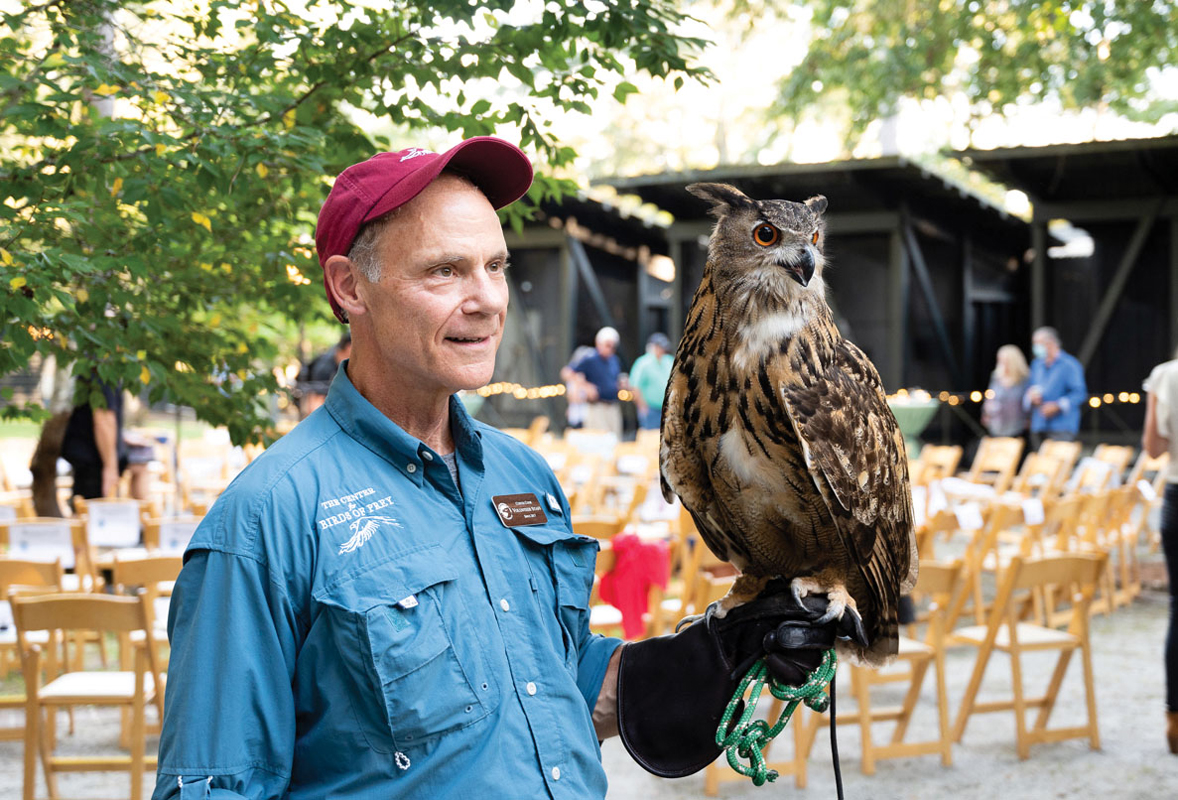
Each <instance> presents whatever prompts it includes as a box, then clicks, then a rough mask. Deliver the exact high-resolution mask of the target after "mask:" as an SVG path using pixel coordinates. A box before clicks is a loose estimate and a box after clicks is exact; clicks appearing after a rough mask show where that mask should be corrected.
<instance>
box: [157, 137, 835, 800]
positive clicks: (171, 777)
mask: <svg viewBox="0 0 1178 800" xmlns="http://www.w3.org/2000/svg"><path fill="white" fill-rule="evenodd" d="M531 177H532V172H531V166H530V164H529V163H528V161H527V159H526V157H525V156H524V155H523V153H521V152H520V151H519V150H518V149H516V148H515V147H514V146H512V145H510V144H508V143H506V142H503V141H501V140H498V139H493V138H490V137H478V138H475V139H470V140H467V141H464V142H462V143H460V144H459V145H457V146H455V147H454V148H452V149H450V150H449V151H447V152H445V153H443V154H440V155H439V154H436V153H431V152H428V151H425V150H421V149H418V148H412V149H409V150H403V151H401V152H398V153H381V154H378V155H376V156H374V157H373V158H371V159H369V160H368V161H365V162H362V163H360V164H356V165H353V166H352V167H349V168H348V169H347V170H345V171H344V172H343V174H341V175H340V176H339V178H338V179H337V180H336V182H335V185H334V187H333V188H332V190H331V194H330V195H329V197H328V198H327V201H326V202H325V203H324V206H323V209H322V211H321V212H320V215H319V224H318V227H317V229H316V246H317V249H318V251H319V259H320V263H321V264H322V266H323V271H324V284H325V288H326V291H327V296H328V299H329V301H330V302H331V305H332V308H333V309H334V311H335V313H336V316H337V317H338V318H339V319H340V320H341V321H344V322H348V323H350V325H351V330H352V337H353V340H352V341H353V349H352V357H351V358H350V359H349V360H348V361H345V362H344V363H343V365H342V368H341V369H340V370H339V371H338V372H337V374H336V377H335V380H334V381H333V383H332V385H331V389H330V390H329V392H328V396H327V400H326V402H325V403H324V404H323V406H322V407H320V409H319V410H318V411H316V412H315V413H313V414H312V415H311V416H309V417H308V418H307V419H306V420H304V421H303V422H302V423H300V424H299V425H298V426H297V427H296V428H295V429H294V430H293V431H292V432H290V433H288V434H287V435H286V436H284V437H283V438H282V439H281V440H279V441H278V442H277V443H276V444H275V445H274V446H272V447H270V448H269V449H268V450H267V451H266V452H265V453H263V454H262V455H261V456H259V457H258V458H256V459H255V460H254V461H253V462H252V463H251V464H250V466H249V467H247V468H246V470H245V471H244V472H243V473H242V474H241V475H240V476H239V477H238V479H237V480H236V481H235V482H234V483H233V485H232V486H230V487H229V489H227V490H226V491H225V493H224V494H222V495H221V497H220V498H219V499H218V500H217V502H216V503H215V504H214V505H213V507H212V509H210V511H209V514H208V515H207V516H206V517H205V519H204V520H203V522H202V523H201V526H200V528H199V529H198V530H197V532H196V533H195V535H194V536H193V538H192V542H191V544H190V545H189V547H188V551H187V552H186V554H185V562H186V563H185V566H184V569H183V571H182V572H181V574H180V577H179V579H178V580H177V582H176V586H175V590H174V594H173V599H172V606H171V611H170V613H169V619H168V628H169V636H170V638H171V643H172V651H171V657H170V664H169V670H168V673H169V674H168V697H167V704H166V706H167V711H166V714H165V718H164V725H163V731H162V734H161V738H160V755H159V767H158V772H157V785H156V789H155V793H154V795H153V797H154V798H155V800H165V798H166V799H168V800H173V799H174V798H180V800H195V799H196V798H216V799H217V800H227V799H229V798H250V800H270V799H271V798H291V800H312V799H314V800H321V799H322V798H347V799H350V800H365V799H367V798H386V797H396V798H443V797H463V796H478V797H485V798H514V797H527V798H540V797H551V798H570V800H571V799H572V798H601V797H604V795H605V774H604V771H603V770H602V767H601V762H600V751H599V747H598V740H599V739H601V738H604V737H605V736H609V735H613V734H614V733H616V732H617V727H618V725H619V709H621V708H623V707H625V704H624V703H623V702H622V701H621V700H620V696H621V695H622V693H623V691H625V692H626V693H627V694H628V696H629V695H632V696H634V697H635V698H637V699H638V700H641V701H645V702H650V701H651V700H652V699H655V700H657V698H658V696H659V695H658V690H659V687H665V686H667V685H669V684H671V683H672V682H671V681H669V680H668V677H667V673H666V670H668V669H670V670H680V669H681V667H680V665H681V664H682V663H683V662H684V661H685V660H686V661H692V662H693V663H696V664H698V665H700V666H699V667H698V668H699V669H705V670H707V672H706V674H707V676H708V677H709V679H710V683H711V684H713V685H714V686H715V687H718V689H719V691H720V692H723V691H725V690H726V691H728V692H729V694H730V693H731V687H729V686H728V683H727V681H728V678H727V673H728V671H729V668H727V667H726V666H725V665H724V664H722V663H719V662H718V661H717V656H716V655H715V652H716V651H715V648H712V647H710V646H707V645H706V643H705V644H701V640H700V638H699V637H700V631H701V630H702V628H701V627H700V626H699V625H692V626H689V629H688V630H689V631H692V632H693V633H692V635H691V636H686V635H685V634H678V635H676V636H673V637H665V638H666V639H668V640H669V642H670V647H671V650H670V651H666V650H665V649H662V648H660V649H658V650H657V651H655V650H649V649H648V650H644V649H643V647H642V646H641V645H644V644H645V643H636V644H634V645H628V646H627V647H625V648H619V642H618V641H617V640H616V639H609V638H604V637H601V636H597V635H591V634H590V633H589V612H588V605H589V603H588V600H589V589H590V587H591V585H592V582H593V567H594V558H595V552H596V549H597V546H598V545H597V542H596V541H595V540H591V539H587V538H585V537H581V536H576V535H575V534H573V533H572V528H571V525H570V520H569V516H570V512H569V506H568V502H567V501H566V500H565V498H564V496H563V494H562V493H561V490H560V485H559V484H558V483H557V481H556V479H555V478H554V476H553V475H552V472H551V470H549V469H548V467H547V464H546V463H545V462H544V460H543V459H542V458H540V457H539V456H538V455H537V454H536V453H535V452H533V451H531V450H529V449H528V448H527V447H525V446H524V445H522V444H521V443H519V442H517V441H516V440H514V439H512V438H511V437H509V436H506V435H504V434H502V433H500V432H498V431H496V430H494V429H493V428H490V427H487V426H485V425H482V424H479V423H476V422H474V421H473V420H471V418H470V417H469V416H468V415H467V413H466V411H465V410H464V408H463V405H462V403H461V402H459V401H458V400H457V398H456V397H454V393H455V392H457V391H459V390H461V389H471V388H475V387H478V386H482V385H484V384H486V383H487V382H488V381H489V380H490V379H491V376H492V373H493V371H494V366H495V351H496V348H497V346H498V345H499V342H500V340H501V338H502V335H503V325H504V320H505V318H506V311H507V303H508V292H507V282H506V279H505V276H504V270H505V269H506V268H507V249H506V246H505V244H504V238H503V232H502V229H501V227H500V224H499V221H498V218H497V216H496V214H495V211H494V209H495V208H499V207H502V206H504V205H507V204H508V203H511V202H513V201H514V200H516V199H517V198H518V197H520V196H521V195H522V194H523V193H524V192H525V191H526V190H527V187H528V185H529V183H530V181H531ZM787 594H788V593H787ZM752 605H754V606H756V605H757V604H756V603H754V604H752ZM738 611H739V610H737V611H733V612H730V613H729V615H728V619H729V620H731V618H733V617H739V616H740V614H739V613H738ZM762 616H764V615H762ZM789 616H790V614H789V613H788V612H786V613H779V614H778V617H789ZM794 616H797V614H794ZM730 624H731V623H730V621H725V622H724V626H728V625H730ZM717 625H718V623H717ZM716 627H717V626H716V625H713V628H716ZM725 629H726V630H727V628H725ZM816 630H817V629H816ZM745 633H748V631H747V630H746V631H745ZM715 636H716V637H718V638H717V639H716V640H717V641H722V640H723V638H724V634H720V633H717V634H715ZM693 637H694V638H693ZM746 639H747V640H749V641H755V642H756V649H757V652H761V650H762V645H761V643H762V641H763V640H764V636H763V634H762V632H761V631H760V630H759V629H758V630H755V631H752V633H751V634H749V635H747V636H745V637H744V638H743V639H742V640H741V641H745V640H746ZM666 646H667V645H663V647H664V648H665V647H666ZM676 646H678V649H676ZM632 647H633V648H637V650H636V655H635V656H634V657H628V656H626V655H624V654H625V653H627V652H628V651H629V650H630V649H631V648H632ZM684 648H687V649H684ZM668 652H669V654H668ZM725 652H726V651H725ZM734 653H735V654H734V655H733V656H732V657H733V658H736V659H737V662H739V660H740V659H741V658H743V657H744V656H745V655H746V654H745V653H744V652H743V651H742V650H741V649H740V648H739V647H738V648H736V650H735V651H734ZM693 654H698V655H695V656H694V657H693ZM808 655H809V654H808V653H803V654H802V656H803V658H801V661H803V662H805V664H806V667H807V668H809V667H810V662H809V661H807V659H806V658H805V656H808ZM619 675H622V676H631V677H622V678H619ZM733 685H735V684H733ZM688 690H689V691H690V690H691V686H690V685H688ZM688 697H691V698H692V701H691V702H688V699H687V698H688ZM725 699H726V698H725ZM693 702H695V692H692V694H691V695H688V696H684V697H680V698H679V699H678V700H677V701H676V702H674V703H664V704H665V705H669V706H674V707H676V708H679V707H682V708H686V709H695V708H696V706H695V705H693ZM722 710H723V707H722V705H721V707H720V709H719V710H718V711H716V714H715V719H714V720H713V719H711V718H709V719H708V720H706V721H705V722H706V723H707V724H710V726H711V730H710V731H707V730H704V729H703V727H701V728H700V730H701V731H702V733H703V736H701V737H699V740H700V741H701V742H704V744H706V745H707V746H708V748H710V749H709V750H708V752H707V753H706V755H707V757H708V760H709V761H710V760H712V759H714V758H715V755H716V748H715V745H714V744H712V743H711V742H710V737H714V735H715V727H716V720H718V719H719V716H720V713H721V712H722ZM631 717H633V718H635V723H634V724H632V725H629V726H628V728H627V729H628V730H632V731H633V733H632V734H630V735H629V741H631V742H637V744H634V745H632V747H633V748H634V751H635V752H637V753H645V752H650V750H651V748H652V747H653V745H650V744H648V742H666V741H668V739H667V738H666V737H665V736H663V735H662V730H661V729H659V728H654V727H652V726H651V725H650V724H648V723H646V722H645V720H646V719H647V718H648V717H651V715H649V714H646V713H643V712H642V711H639V710H636V711H634V712H633V713H632V714H631V713H629V712H624V713H623V714H622V716H621V722H622V724H623V725H625V721H626V720H627V719H629V718H631ZM651 718H652V719H653V720H654V721H655V722H657V723H658V724H659V725H661V724H662V716H661V715H657V716H653V717H651ZM704 727H706V725H705V726H704ZM623 736H624V738H625V737H626V734H624V735H623ZM705 740H707V741H705ZM653 763H665V762H663V761H662V760H660V759H658V758H657V757H656V758H654V759H653ZM705 763H706V762H705ZM692 764H693V765H694V761H693V762H692ZM700 766H702V764H701V765H700Z"/></svg>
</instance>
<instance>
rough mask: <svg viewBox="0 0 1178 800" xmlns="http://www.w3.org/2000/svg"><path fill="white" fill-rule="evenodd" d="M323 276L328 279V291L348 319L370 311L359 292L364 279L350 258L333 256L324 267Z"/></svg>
mask: <svg viewBox="0 0 1178 800" xmlns="http://www.w3.org/2000/svg"><path fill="white" fill-rule="evenodd" d="M323 275H324V277H325V278H326V279H327V291H329V292H331V295H332V297H334V298H335V302H336V303H338V304H339V307H340V308H341V309H343V311H344V313H345V314H347V316H348V319H352V318H353V317H355V316H356V315H357V314H364V313H365V312H367V311H368V305H367V304H366V303H365V302H364V300H363V299H362V298H361V297H360V292H359V283H360V281H362V280H364V279H363V278H362V277H361V276H360V275H359V270H357V269H356V265H355V264H354V263H352V260H351V259H350V258H348V257H347V256H332V257H331V258H329V259H327V263H326V264H324V265H323Z"/></svg>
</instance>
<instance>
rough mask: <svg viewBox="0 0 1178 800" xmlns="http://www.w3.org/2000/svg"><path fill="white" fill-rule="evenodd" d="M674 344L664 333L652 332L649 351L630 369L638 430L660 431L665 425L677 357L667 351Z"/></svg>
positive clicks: (647, 347)
mask: <svg viewBox="0 0 1178 800" xmlns="http://www.w3.org/2000/svg"><path fill="white" fill-rule="evenodd" d="M670 349H671V342H670V341H669V340H668V339H667V334H665V333H652V334H651V335H650V338H649V339H647V340H646V352H645V353H643V354H642V355H640V356H639V357H638V358H637V359H635V361H634V366H633V367H631V368H630V385H631V386H632V387H633V388H634V405H635V406H636V407H637V409H638V427H639V428H643V429H645V430H658V428H659V426H660V425H661V424H662V416H663V398H664V396H666V393H667V381H669V380H670V379H671V367H672V366H674V364H675V357H674V356H672V355H671V354H670V352H668V351H669V350H670Z"/></svg>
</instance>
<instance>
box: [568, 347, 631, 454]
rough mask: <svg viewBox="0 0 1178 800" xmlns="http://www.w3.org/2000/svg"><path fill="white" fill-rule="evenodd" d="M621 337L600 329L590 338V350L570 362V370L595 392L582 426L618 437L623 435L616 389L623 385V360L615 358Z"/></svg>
mask: <svg viewBox="0 0 1178 800" xmlns="http://www.w3.org/2000/svg"><path fill="white" fill-rule="evenodd" d="M620 339H621V337H620V336H619V335H618V332H617V331H616V330H614V329H613V328H610V327H605V328H602V329H601V330H599V331H598V332H597V336H595V337H594V339H593V346H594V350H593V352H592V353H590V354H589V355H587V356H585V357H584V358H582V359H581V360H580V361H577V362H575V363H573V364H571V365H570V368H571V369H572V371H573V372H576V373H579V374H581V375H583V376H584V378H585V380H587V381H588V382H589V383H591V384H592V385H593V388H594V390H595V391H596V393H597V397H596V399H590V400H589V408H588V410H587V412H586V415H585V427H586V428H590V429H594V430H603V431H612V432H613V434H614V435H615V436H617V437H618V439H619V440H621V438H622V407H621V406H620V405H618V390H619V389H624V388H626V386H625V383H624V379H623V378H622V360H621V359H620V358H618V341H619V340H620ZM590 395H592V393H590Z"/></svg>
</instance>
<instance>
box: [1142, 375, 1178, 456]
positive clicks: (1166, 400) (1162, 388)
mask: <svg viewBox="0 0 1178 800" xmlns="http://www.w3.org/2000/svg"><path fill="white" fill-rule="evenodd" d="M1164 367H1165V365H1164V364H1162V365H1159V366H1157V367H1154V369H1153V372H1151V373H1150V374H1149V378H1147V379H1146V381H1145V386H1144V388H1145V391H1147V392H1149V393H1150V394H1152V395H1153V396H1154V397H1155V398H1157V408H1156V409H1155V410H1154V420H1155V421H1156V422H1157V426H1158V436H1161V437H1162V438H1163V439H1169V438H1170V408H1171V403H1172V402H1173V400H1174V398H1173V397H1172V396H1171V389H1172V386H1171V384H1172V383H1173V379H1172V378H1170V377H1169V376H1168V375H1167V374H1166V373H1167V371H1166V370H1165V369H1164Z"/></svg>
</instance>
